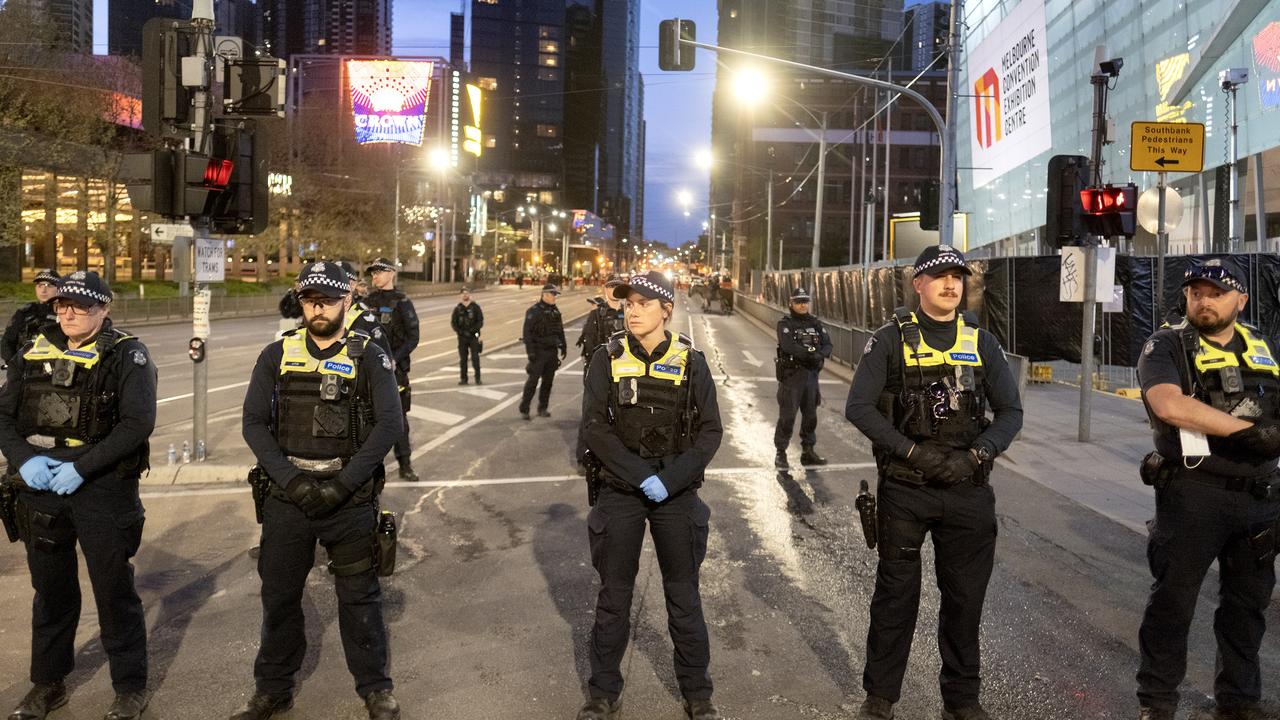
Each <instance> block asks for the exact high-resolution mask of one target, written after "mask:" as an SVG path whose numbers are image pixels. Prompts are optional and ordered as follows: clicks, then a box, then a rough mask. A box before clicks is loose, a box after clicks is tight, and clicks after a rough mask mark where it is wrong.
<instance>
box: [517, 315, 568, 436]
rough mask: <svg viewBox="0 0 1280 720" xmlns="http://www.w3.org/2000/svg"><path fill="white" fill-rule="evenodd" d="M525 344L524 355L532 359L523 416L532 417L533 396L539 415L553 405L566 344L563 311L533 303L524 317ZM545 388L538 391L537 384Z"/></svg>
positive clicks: (529, 366) (524, 398)
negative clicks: (558, 372)
mask: <svg viewBox="0 0 1280 720" xmlns="http://www.w3.org/2000/svg"><path fill="white" fill-rule="evenodd" d="M521 339H522V340H523V341H524V352H525V355H526V356H527V357H528V359H529V364H528V365H526V366H525V372H527V373H528V374H529V377H528V379H527V380H525V382H524V393H523V395H521V397H520V414H522V415H528V414H529V405H530V404H531V403H532V402H533V393H534V391H535V390H537V391H538V414H539V415H542V414H545V413H546V412H547V405H548V404H550V402H551V385H552V383H554V382H555V379H556V369H557V368H559V367H560V359H561V358H563V357H564V354H565V348H566V343H565V339H564V320H563V318H561V316H560V308H558V307H556V306H555V305H551V304H549V303H545V302H543V301H542V300H538V302H536V303H534V304H533V306H532V307H530V308H529V309H528V310H527V311H525V314H524V330H523V333H522V335H521ZM539 382H541V383H542V387H541V388H539V387H538V383H539Z"/></svg>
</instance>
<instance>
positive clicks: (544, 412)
mask: <svg viewBox="0 0 1280 720" xmlns="http://www.w3.org/2000/svg"><path fill="white" fill-rule="evenodd" d="M538 417H551V411H550V410H548V409H546V408H542V409H541V410H538Z"/></svg>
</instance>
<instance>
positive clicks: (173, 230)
mask: <svg viewBox="0 0 1280 720" xmlns="http://www.w3.org/2000/svg"><path fill="white" fill-rule="evenodd" d="M194 234H195V231H194V230H192V229H191V224H190V223H151V242H153V243H157V244H160V245H172V244H173V240H174V238H180V237H185V238H189V237H191V236H192V235H194Z"/></svg>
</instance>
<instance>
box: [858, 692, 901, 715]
mask: <svg viewBox="0 0 1280 720" xmlns="http://www.w3.org/2000/svg"><path fill="white" fill-rule="evenodd" d="M858 720H893V703H891V702H889V701H888V700H885V699H884V698H882V697H877V696H875V695H868V696H867V699H866V700H863V701H862V707H861V708H859V709H858Z"/></svg>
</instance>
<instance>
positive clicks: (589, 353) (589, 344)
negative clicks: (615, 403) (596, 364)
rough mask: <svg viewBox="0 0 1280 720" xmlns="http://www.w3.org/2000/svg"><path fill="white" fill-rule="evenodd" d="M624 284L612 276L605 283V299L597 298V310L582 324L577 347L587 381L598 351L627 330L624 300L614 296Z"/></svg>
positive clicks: (595, 300)
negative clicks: (623, 307) (616, 335)
mask: <svg viewBox="0 0 1280 720" xmlns="http://www.w3.org/2000/svg"><path fill="white" fill-rule="evenodd" d="M621 284H622V278H621V277H618V276H617V275H610V276H609V277H608V278H606V279H605V281H604V297H603V298H595V299H594V300H593V302H595V303H596V309H595V310H594V311H592V313H591V314H590V315H588V316H587V319H586V321H585V322H583V323H582V334H581V335H579V336H578V342H577V345H578V346H579V347H581V348H582V374H583V378H584V379H585V377H586V374H587V372H588V369H589V368H590V366H591V358H592V357H593V356H594V355H595V354H596V350H598V349H599V348H601V347H602V346H604V344H605V343H607V342H609V338H610V337H612V336H613V334H614V333H617V332H621V331H622V330H625V329H626V327H625V319H624V315H623V312H622V300H619V299H618V298H616V297H614V296H613V289H614V288H616V287H618V286H619V285H621Z"/></svg>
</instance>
